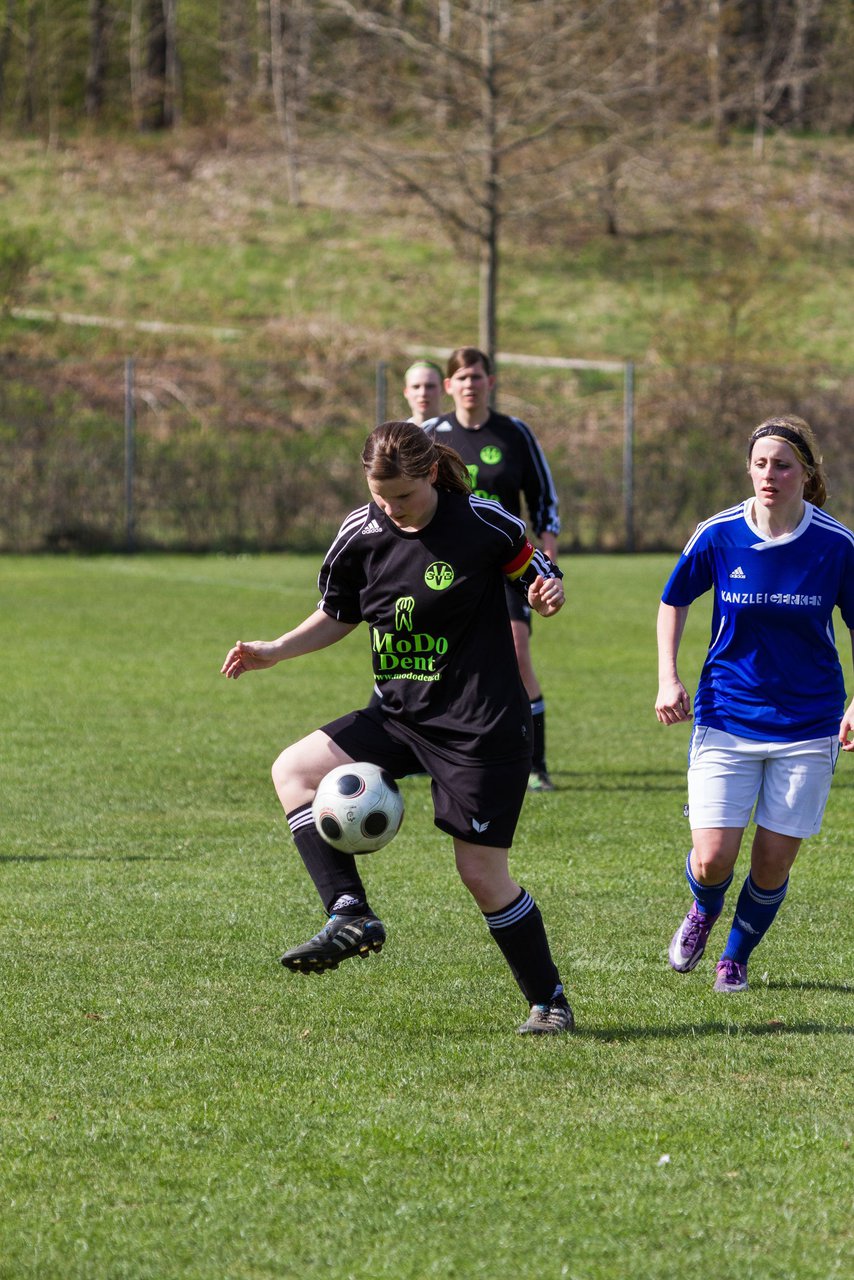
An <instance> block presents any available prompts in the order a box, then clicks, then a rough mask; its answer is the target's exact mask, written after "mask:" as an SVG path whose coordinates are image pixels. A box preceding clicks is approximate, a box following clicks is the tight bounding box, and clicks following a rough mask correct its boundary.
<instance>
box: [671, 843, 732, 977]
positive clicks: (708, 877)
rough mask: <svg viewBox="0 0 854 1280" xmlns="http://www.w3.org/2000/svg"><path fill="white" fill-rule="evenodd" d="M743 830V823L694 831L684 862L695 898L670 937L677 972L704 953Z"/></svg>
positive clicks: (689, 967)
mask: <svg viewBox="0 0 854 1280" xmlns="http://www.w3.org/2000/svg"><path fill="white" fill-rule="evenodd" d="M742 834H743V829H742V828H741V827H708V828H698V829H697V830H695V831H693V832H692V836H693V840H694V846H693V848H692V849H691V851H690V852H689V854H688V858H687V861H686V863H685V878H686V879H687V881H688V887H689V888H690V890H691V893H692V896H693V899H694V901H693V902H692V903H691V906H690V907H689V909H688V914H687V915H686V916H685V918H684V920H683V921H682V923H681V924H680V925H679V928H678V929H677V930H676V932H675V933H674V935H673V937H672V938H671V939H670V946H669V948H668V953H667V958H668V962H669V964H670V967H671V969H673V970H675V971H676V973H691V971H692V970H693V969H696V967H697V965H698V964H699V962H700V960H701V959H702V957H703V954H704V952H705V950H706V943H707V942H708V940H709V934H710V933H711V931H712V929H713V927H714V925H715V922H716V921H717V919H718V917H719V916H720V914H721V911H722V909H723V904H724V895H725V894H726V891H727V889H728V888H729V886H730V885H731V884H732V869H733V867H734V866H735V862H736V859H737V858H738V851H739V848H740V846H741V838H742Z"/></svg>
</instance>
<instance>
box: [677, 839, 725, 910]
mask: <svg viewBox="0 0 854 1280" xmlns="http://www.w3.org/2000/svg"><path fill="white" fill-rule="evenodd" d="M732 875H733V873H732V872H730V873H729V875H728V876H727V878H726V880H722V881H721V882H720V884H700V881H699V880H698V879H697V878H696V877H695V875H694V873H693V871H692V870H691V853H690V851H689V853H688V857H687V858H686V859H685V879H686V880H687V881H688V887H689V888H690V890H691V892H692V893H693V895H694V901H695V902H696V904H697V910H698V911H702V913H703V915H704V916H719V915H720V913H721V912H722V911H723V906H724V894H725V893H726V891H727V889H728V888H729V887H730V885H731V884H732Z"/></svg>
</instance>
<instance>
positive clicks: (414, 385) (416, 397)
mask: <svg viewBox="0 0 854 1280" xmlns="http://www.w3.org/2000/svg"><path fill="white" fill-rule="evenodd" d="M443 382H444V379H443V378H442V370H441V369H440V368H439V366H438V365H437V364H435V363H434V362H433V361H432V360H416V361H415V363H414V364H411V365H410V366H409V368H408V369H407V370H406V373H405V374H404V375H403V398H404V400H405V401H406V403H407V404H408V405H409V411H410V416H409V421H410V422H414V423H415V424H416V425H417V426H419V427H423V425H424V423H425V422H426V421H427V420H428V418H435V417H436V415H437V413H439V412H441V408H442V391H443Z"/></svg>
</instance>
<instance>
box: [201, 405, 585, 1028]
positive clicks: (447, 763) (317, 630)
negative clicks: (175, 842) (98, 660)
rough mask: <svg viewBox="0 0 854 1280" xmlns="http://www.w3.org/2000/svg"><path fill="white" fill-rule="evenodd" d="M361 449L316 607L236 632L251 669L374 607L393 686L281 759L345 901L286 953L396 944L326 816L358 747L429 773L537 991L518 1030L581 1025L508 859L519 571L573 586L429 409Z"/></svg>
mask: <svg viewBox="0 0 854 1280" xmlns="http://www.w3.org/2000/svg"><path fill="white" fill-rule="evenodd" d="M362 462H363V465H364V469H365V476H366V478H367V482H368V488H369V491H370V495H371V500H370V502H369V503H367V504H366V505H365V506H363V507H360V508H359V509H358V510H356V511H353V512H351V513H350V515H349V516H347V518H346V519H345V521H344V523H343V524H342V526H341V529H340V530H339V532H338V535H337V537H336V538H335V540H334V542H333V544H332V546H331V548H330V550H329V552H328V553H327V556H326V559H325V561H324V564H323V567H322V569H321V571H320V579H319V587H320V591H321V601H320V604H319V607H318V608H317V609H316V610H315V612H314V613H312V614H311V615H310V616H309V617H308V618H306V619H305V620H304V621H303V622H301V623H300V624H299V625H298V626H297V627H295V628H294V629H293V630H292V631H289V632H286V633H285V634H284V635H282V636H280V637H279V638H278V639H277V640H272V641H254V642H251V643H247V642H245V641H238V643H237V644H236V645H235V646H234V647H233V648H232V649H231V650H230V651H229V653H228V655H227V656H226V659H225V662H224V663H223V667H222V671H223V674H224V675H225V676H227V677H231V678H233V679H236V678H237V677H239V676H240V675H242V674H243V673H244V672H246V671H254V670H260V669H263V668H266V667H272V666H274V665H275V664H276V663H277V662H281V661H283V660H284V659H288V658H297V657H300V656H301V655H303V654H307V653H313V652H315V651H317V650H319V649H323V648H326V647H327V646H328V645H331V644H334V643H335V642H336V641H338V640H341V639H343V637H344V636H346V635H349V633H350V632H351V631H353V630H354V628H355V627H356V626H358V625H359V623H360V622H365V623H367V626H368V634H369V638H370V644H371V656H372V661H373V671H374V678H375V680H376V682H377V685H378V686H379V687H380V688H381V689H382V694H383V696H382V698H381V699H380V700H379V703H378V704H377V705H373V706H369V707H366V708H365V709H364V710H362V711H354V712H351V713H349V714H348V715H344V716H341V717H340V718H339V719H337V720H335V721H333V722H332V723H330V724H327V725H324V726H323V728H322V729H318V730H316V731H315V732H314V733H311V734H309V735H308V736H307V737H305V738H303V739H302V740H301V741H299V742H296V743H294V744H293V745H292V746H290V747H288V748H286V749H285V750H284V751H283V752H282V753H281V755H280V756H279V758H278V759H277V760H276V762H275V764H274V766H273V781H274V783H275V785H276V791H277V793H278V796H279V799H280V801H281V804H282V806H283V808H284V810H285V813H286V815H287V819H288V823H289V825H290V828H291V832H292V834H293V837H294V842H295V844H296V846H297V849H298V851H299V853H300V855H301V857H302V859H303V862H304V864H305V867H306V869H307V871H308V872H309V874H310V876H311V878H312V880H313V882H314V885H315V888H316V889H317V891H318V894H319V896H320V898H321V901H322V903H323V905H324V907H325V909H326V911H327V913H328V914H329V917H330V918H329V920H328V922H327V924H326V925H325V926H324V928H323V929H321V931H320V933H318V934H317V935H316V936H315V937H313V938H310V939H309V940H308V942H304V943H301V944H300V945H299V946H296V947H292V948H291V949H290V950H289V951H287V952H286V953H285V954H284V956H282V963H283V964H284V965H285V967H286V968H288V969H292V970H294V971H296V972H301V973H322V972H323V971H324V970H325V969H335V968H337V966H338V964H339V963H340V962H341V961H342V960H346V959H348V958H349V957H351V956H364V955H367V954H369V953H370V952H371V951H379V950H380V948H381V947H382V946H383V943H384V942H385V936H386V934H385V928H384V926H383V924H382V923H381V921H380V920H379V919H378V918H377V916H376V915H375V914H374V912H373V911H372V910H371V908H370V906H369V905H368V899H367V893H366V890H365V886H364V884H363V882H362V878H361V875H360V873H359V870H358V868H357V865H356V864H357V859H356V858H354V857H353V856H352V854H346V853H341V852H339V851H338V850H337V849H334V848H332V846H331V845H328V844H327V843H326V841H325V840H323V838H322V837H321V836H320V835H319V833H318V832H317V830H316V828H315V825H314V822H313V820H312V814H311V804H312V800H313V799H314V793H315V791H316V790H317V786H318V784H319V783H320V780H321V779H322V778H323V777H324V776H325V775H326V774H327V773H328V772H329V771H330V769H333V768H335V766H336V765H340V764H347V763H352V762H354V761H357V760H368V761H371V762H372V763H374V764H377V765H379V766H380V767H381V768H384V769H387V770H388V771H389V773H391V774H392V775H393V776H394V777H396V778H402V777H405V776H406V775H407V774H411V773H414V772H421V771H423V772H425V773H427V774H429V775H430V777H431V779H432V797H433V807H434V820H435V824H436V826H437V827H438V828H439V829H440V830H441V831H444V832H446V833H447V834H448V835H450V836H451V839H452V841H453V846H454V855H455V859H456V866H457V871H458V872H459V875H460V878H461V879H462V881H463V883H464V885H465V886H466V888H467V889H468V890H469V892H470V893H471V895H472V897H473V898H474V900H475V902H476V903H477V905H478V907H479V908H480V910H481V911H482V913H483V916H484V920H485V922H486V926H487V928H488V930H489V932H490V934H491V935H492V937H493V938H494V940H495V942H496V943H497V945H498V947H499V949H500V950H501V952H502V954H503V956H504V958H505V960H506V961H507V964H508V965H509V967H510V970H511V972H512V974H513V976H514V978H515V979H516V981H517V983H518V985H519V987H520V989H521V991H522V994H523V995H524V997H525V999H526V1000H527V1002H528V1004H529V1006H530V1011H529V1015H528V1018H527V1019H526V1021H525V1022H524V1023H523V1024H522V1026H521V1027H520V1028H519V1031H520V1032H521V1033H522V1034H526V1035H529V1034H533V1035H554V1034H557V1033H560V1032H566V1031H571V1030H572V1028H573V1016H572V1010H571V1009H570V1007H569V1004H568V1002H567V999H566V996H565V995H564V990H563V986H562V984H561V980H560V975H559V974H558V970H557V968H556V966H555V963H554V961H553V959H552V956H551V951H550V949H549V944H548V941H547V938H546V932H545V928H544V926H543V920H542V916H541V915H540V911H539V908H538V907H537V905H536V903H535V902H534V900H533V898H532V897H531V895H530V894H529V893H528V892H527V891H526V890H525V889H523V888H522V887H521V886H520V885H519V884H517V883H516V881H515V880H514V879H513V877H512V876H511V874H510V871H509V868H508V850H509V847H510V844H511V842H512V839H513V835H514V832H515V829H516V823H517V821H518V818H519V813H520V811H521V808H522V803H523V801H524V798H525V791H526V787H527V782H528V774H529V771H530V766H531V714H530V706H529V702H528V698H527V696H526V694H525V689H524V687H523V685H522V682H521V680H520V679H519V676H518V673H517V667H516V662H515V658H514V651H513V638H512V635H511V632H510V619H509V617H508V614H507V607H506V604H505V600H504V583H505V581H510V582H513V583H515V584H516V589H517V590H520V591H522V592H523V593H524V594H525V595H526V597H527V600H528V603H529V604H530V606H531V608H532V609H535V610H536V611H537V613H539V614H541V615H542V616H543V617H551V616H552V615H553V614H555V613H557V612H558V610H559V609H560V608H561V607H562V606H563V602H564V592H563V584H562V583H561V580H560V579H561V574H560V570H559V569H557V568H556V566H555V565H554V564H552V562H551V561H550V560H549V559H548V557H547V556H545V555H544V554H543V553H542V552H540V551H537V550H536V549H535V548H534V547H533V546H532V545H531V543H530V542H529V541H528V538H527V536H526V533H525V525H524V522H523V521H522V520H520V519H518V517H516V516H514V515H512V514H511V513H510V512H508V511H506V510H505V509H504V508H503V507H502V506H500V504H499V503H497V502H492V501H489V500H484V499H481V498H479V497H477V495H476V494H473V493H472V492H471V485H470V482H469V477H468V473H467V471H466V468H465V467H464V465H463V463H462V461H461V459H460V458H459V457H458V455H457V454H456V453H454V451H453V450H452V449H448V448H446V447H445V446H443V445H441V444H436V443H435V442H434V441H433V440H432V439H431V437H430V436H428V435H427V434H426V433H425V432H424V431H423V430H422V429H421V427H419V426H417V425H416V424H414V423H409V422H386V423H383V424H382V425H381V426H379V427H377V428H376V429H375V430H374V431H373V432H372V433H371V435H370V436H369V437H368V439H367V441H366V443H365V448H364V451H363V453H362ZM449 945H453V944H452V942H451V941H450V940H449Z"/></svg>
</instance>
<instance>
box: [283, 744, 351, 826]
mask: <svg viewBox="0 0 854 1280" xmlns="http://www.w3.org/2000/svg"><path fill="white" fill-rule="evenodd" d="M339 764H352V757H351V756H348V755H347V753H346V751H342V750H341V748H340V747H339V746H337V745H336V743H334V742H333V741H332V739H331V738H330V737H329V736H328V735H327V734H325V733H324V732H323V730H322V729H315V731H314V733H310V734H308V736H307V737H305V738H300V740H299V742H294V743H292V744H291V745H290V746H289V747H285V749H284V751H282V752H281V754H280V755H279V756H278V757H277V758H276V760H275V762H274V764H273V770H272V773H273V785H274V786H275V788H276V794H277V795H278V797H279V800H280V801H281V804H282V808H283V809H284V811H285V813H288V812H289V811H290V810H291V809H295V808H296V807H297V806H298V805H301V804H306V803H308V804H310V803H311V801H312V800H313V799H314V793H315V791H316V790H317V788H318V785H319V783H320V780H321V778H324V777H325V776H326V774H327V773H329V771H330V769H334V768H336V766H337V765H339Z"/></svg>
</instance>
